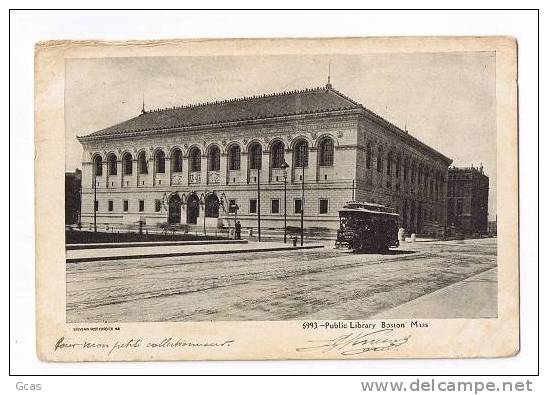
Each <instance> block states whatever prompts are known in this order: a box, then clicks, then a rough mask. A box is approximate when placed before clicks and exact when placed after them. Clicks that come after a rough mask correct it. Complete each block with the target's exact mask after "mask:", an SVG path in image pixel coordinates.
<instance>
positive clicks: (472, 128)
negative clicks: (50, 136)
mask: <svg viewBox="0 0 548 395" xmlns="http://www.w3.org/2000/svg"><path fill="white" fill-rule="evenodd" d="M329 65H330V69H331V84H332V85H333V88H334V89H336V90H338V91H340V92H341V93H343V94H345V95H346V96H349V97H350V98H352V99H353V100H355V101H357V102H359V103H361V104H362V105H364V106H365V107H366V108H369V109H370V110H372V111H374V112H375V113H377V114H379V115H381V116H382V117H384V118H385V119H387V120H389V121H390V122H392V123H394V124H395V125H397V126H399V127H400V128H402V129H403V128H404V127H407V130H408V131H409V133H410V134H411V135H413V136H414V137H416V138H418V139H419V140H421V141H423V142H424V143H426V144H428V145H429V146H431V147H432V148H434V149H436V150H438V151H440V152H441V153H443V154H444V155H446V156H448V157H449V158H451V159H453V165H455V166H458V167H461V166H462V167H464V166H467V167H468V166H472V165H474V166H479V165H480V163H482V164H483V167H484V172H485V173H486V174H487V175H488V176H489V178H490V179H489V181H490V192H489V216H490V218H491V219H494V217H495V214H496V209H495V208H496V177H497V169H496V160H497V158H496V156H497V155H496V154H497V152H496V108H495V105H496V97H495V53H494V52H450V53H401V54H400V53H390V54H367V55H337V54H330V55H304V56H303V55H275V56H228V57H212V56H209V57H198V56H186V57H136V58H92V59H89V58H86V59H67V60H66V64H65V70H66V74H65V131H66V162H65V163H66V165H65V167H66V170H67V171H73V170H74V169H75V168H81V161H82V146H81V145H80V143H79V142H78V141H77V140H76V136H82V135H86V134H89V133H92V132H94V131H96V130H99V129H102V128H105V127H108V126H111V125H114V124H116V123H119V122H122V121H125V120H127V119H129V118H132V117H134V116H136V115H138V114H139V112H140V110H141V106H142V101H143V96H144V100H145V108H146V109H154V108H164V107H172V106H181V105H185V104H192V103H201V102H205V101H214V100H223V99H229V98H235V97H242V96H251V95H262V94H264V93H275V92H282V91H289V90H297V89H305V88H314V87H318V86H324V85H325V84H326V82H327V75H328V69H329Z"/></svg>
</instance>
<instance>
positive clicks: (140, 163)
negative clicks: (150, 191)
mask: <svg viewBox="0 0 548 395" xmlns="http://www.w3.org/2000/svg"><path fill="white" fill-rule="evenodd" d="M137 167H138V170H139V174H147V173H148V163H147V158H146V155H145V151H141V152H139V156H138V157H137Z"/></svg>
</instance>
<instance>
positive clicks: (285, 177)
mask: <svg viewBox="0 0 548 395" xmlns="http://www.w3.org/2000/svg"><path fill="white" fill-rule="evenodd" d="M281 167H282V169H283V171H284V244H285V243H287V168H288V167H289V165H288V164H287V162H286V161H285V160H284V163H282V166H281Z"/></svg>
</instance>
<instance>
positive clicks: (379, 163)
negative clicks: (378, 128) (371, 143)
mask: <svg viewBox="0 0 548 395" xmlns="http://www.w3.org/2000/svg"><path fill="white" fill-rule="evenodd" d="M377 171H378V172H379V173H380V172H382V147H379V149H378V151H377Z"/></svg>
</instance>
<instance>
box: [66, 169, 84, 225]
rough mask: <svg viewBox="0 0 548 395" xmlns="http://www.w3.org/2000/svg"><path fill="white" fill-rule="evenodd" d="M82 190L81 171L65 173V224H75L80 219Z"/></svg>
mask: <svg viewBox="0 0 548 395" xmlns="http://www.w3.org/2000/svg"><path fill="white" fill-rule="evenodd" d="M81 192H82V171H81V170H80V169H76V170H75V171H74V172H66V173H65V225H73V224H77V223H79V221H80V207H81Z"/></svg>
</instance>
